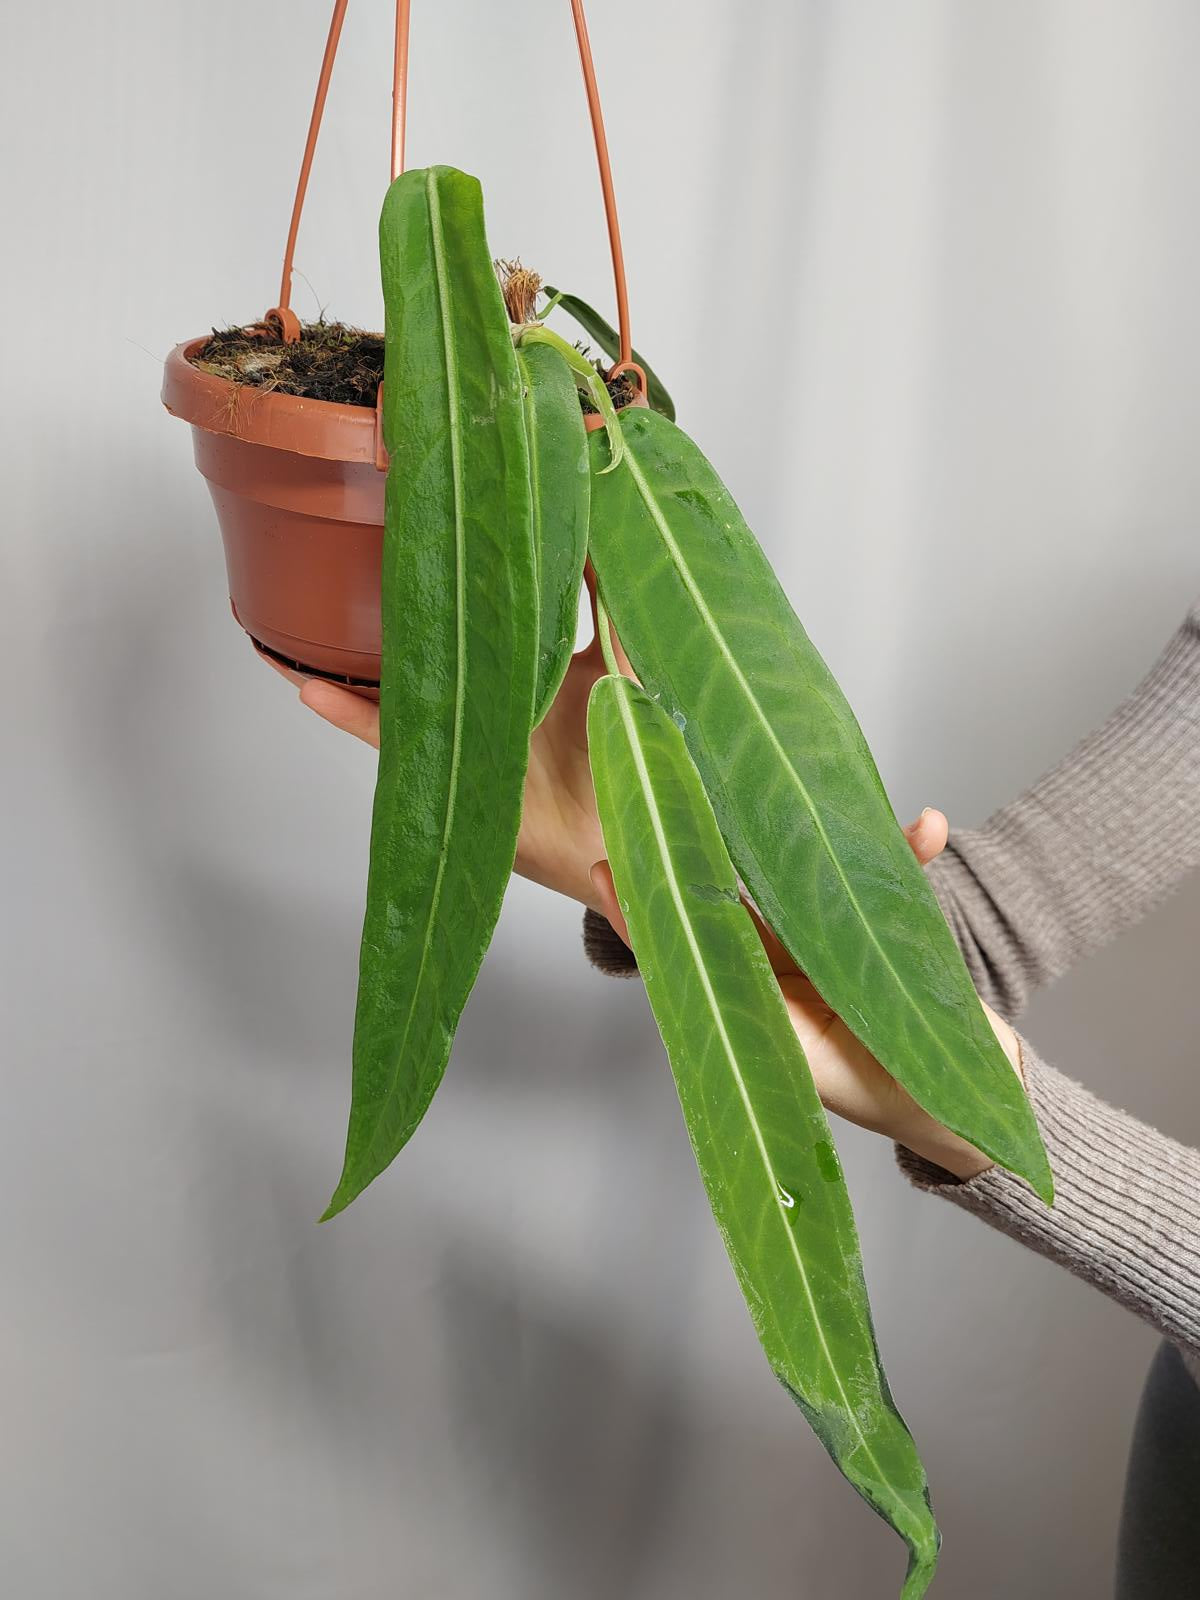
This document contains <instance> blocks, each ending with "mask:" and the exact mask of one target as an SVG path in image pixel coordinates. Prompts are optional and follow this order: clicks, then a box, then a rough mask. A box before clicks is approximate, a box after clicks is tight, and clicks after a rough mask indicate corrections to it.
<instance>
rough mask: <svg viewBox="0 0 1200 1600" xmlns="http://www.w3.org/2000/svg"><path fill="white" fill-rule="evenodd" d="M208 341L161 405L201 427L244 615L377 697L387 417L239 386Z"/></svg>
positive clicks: (317, 672)
mask: <svg viewBox="0 0 1200 1600" xmlns="http://www.w3.org/2000/svg"><path fill="white" fill-rule="evenodd" d="M203 343H204V341H203V340H202V339H193V340H191V341H190V342H189V343H187V344H181V345H177V346H176V347H175V349H174V350H172V351H171V354H170V355H169V356H168V357H167V361H166V367H165V370H164V375H163V387H162V398H163V404H164V405H165V406H166V408H167V410H168V411H169V412H170V413H171V415H172V416H176V417H182V419H183V420H184V421H185V422H190V423H191V425H192V444H193V448H194V450H195V455H196V465H197V466H198V467H199V468H200V471H201V473H202V474H203V476H204V478H205V479H206V480H207V483H208V488H209V493H210V494H211V495H212V500H213V505H214V507H215V508H216V513H217V520H218V522H219V523H220V525H221V537H222V539H223V541H224V544H225V569H226V572H227V574H228V577H229V600H230V604H231V605H232V607H233V614H234V616H235V617H236V618H237V620H238V622H239V623H241V625H242V627H243V628H244V629H245V630H246V632H247V633H248V634H249V635H250V639H251V641H252V642H253V644H254V647H255V648H256V649H257V650H259V651H260V652H261V653H262V654H263V655H265V656H267V657H269V658H270V659H271V660H273V661H275V662H277V663H279V664H280V665H281V666H285V667H288V668H290V669H291V670H292V671H293V672H296V673H301V674H303V675H304V676H306V677H318V678H329V679H332V680H333V681H334V682H336V683H341V684H345V685H347V686H348V687H350V688H352V689H355V690H357V691H358V692H359V693H360V694H365V695H367V696H369V697H371V698H374V697H375V696H377V695H378V692H379V651H380V614H379V569H380V561H381V558H382V552H383V491H384V483H385V481H386V478H387V473H386V470H384V469H385V468H386V465H387V458H386V456H385V454H384V451H383V445H382V440H381V439H380V436H379V417H378V414H377V411H376V410H373V409H371V408H369V407H367V406H336V405H330V404H329V403H328V402H327V401H324V400H302V399H300V398H298V397H297V396H295V395H287V394H276V393H271V392H268V391H264V390H262V389H254V388H250V387H249V386H246V385H239V384H234V383H230V382H229V381H228V379H226V378H219V377H217V376H216V375H215V374H214V373H210V372H202V371H201V370H200V368H199V367H195V366H193V365H192V363H191V361H190V360H189V357H190V356H191V355H192V354H194V353H195V351H196V350H197V349H199V347H200V346H201V345H202V344H203ZM633 404H634V405H643V406H644V405H645V404H646V402H645V399H644V398H643V397H642V395H641V394H640V393H639V395H638V396H637V398H636V400H634V401H633ZM584 421H585V422H586V424H587V426H588V428H589V429H594V428H597V427H599V426H600V425H601V419H600V418H599V417H598V416H587V417H585V418H584Z"/></svg>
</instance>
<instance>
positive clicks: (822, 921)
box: [590, 410, 1053, 1201]
mask: <svg viewBox="0 0 1200 1600" xmlns="http://www.w3.org/2000/svg"><path fill="white" fill-rule="evenodd" d="M622 431H623V433H624V436H625V441H626V454H625V459H624V461H623V462H622V463H621V464H620V466H618V467H617V469H616V470H615V471H614V472H611V473H609V474H607V475H606V476H604V477H600V476H596V477H595V478H594V480H593V484H592V523H591V534H590V539H591V553H592V559H593V561H594V562H595V565H596V570H597V574H598V576H599V580H600V587H601V592H602V594H603V596H604V600H605V603H606V605H607V606H608V608H609V610H610V611H611V613H612V615H613V618H614V620H615V622H616V625H617V629H618V631H619V633H620V636H621V642H622V644H623V645H624V646H625V648H626V650H627V651H628V652H629V658H630V660H631V661H632V662H633V665H634V667H635V669H636V671H637V673H638V676H639V677H640V678H641V680H642V682H643V683H644V684H645V685H646V687H647V688H648V689H649V690H650V691H651V692H652V693H653V694H655V695H656V696H658V697H659V698H660V699H661V701H662V703H663V705H664V706H665V707H666V708H667V710H668V711H670V712H671V713H672V714H673V715H674V716H676V717H677V718H678V720H679V722H680V725H681V727H683V730H684V735H685V737H686V739H687V744H688V748H689V750H690V751H691V753H692V756H693V758H694V759H695V762H696V765H697V766H698V767H699V769H700V773H701V776H702V777H703V780H704V784H705V787H706V789H707V790H708V793H709V796H710V797H711V799H712V803H713V808H714V810H715V811H716V814H717V818H718V821H719V822H720V826H721V832H722V833H723V834H724V836H725V840H726V843H727V844H728V846H729V850H730V853H731V855H732V856H733V859H734V862H735V863H736V864H737V867H738V870H739V871H740V872H741V874H742V876H743V878H744V879H745V881H746V883H747V884H748V886H749V888H750V891H751V893H752V894H753V895H754V898H755V899H756V901H757V902H758V904H759V906H760V907H761V909H762V912H763V914H764V916H765V917H766V919H767V921H768V922H769V923H770V925H771V927H772V928H774V930H775V931H776V933H777V934H778V935H779V937H780V938H781V939H782V941H783V943H784V944H785V945H786V946H787V948H788V950H789V951H790V952H791V954H792V955H793V957H794V958H795V959H796V960H797V961H798V962H799V964H800V965H801V967H802V968H803V969H804V971H805V972H806V973H807V974H808V976H809V977H810V978H811V979H812V981H813V983H814V984H815V985H816V987H817V989H818V991H819V992H820V994H821V995H822V996H823V997H824V998H825V1000H826V1001H827V1002H828V1003H829V1004H830V1005H831V1006H832V1007H833V1008H834V1009H835V1010H836V1011H837V1012H838V1013H839V1015H840V1016H841V1017H842V1018H843V1019H844V1020H845V1021H846V1023H847V1024H848V1025H849V1026H850V1027H851V1028H852V1029H853V1030H854V1032H855V1033H856V1034H857V1035H858V1036H859V1038H860V1039H861V1040H862V1041H863V1042H864V1044H866V1045H867V1047H868V1048H869V1049H870V1050H871V1052H872V1054H873V1055H874V1056H875V1057H876V1058H877V1059H878V1060H879V1061H880V1062H881V1063H882V1065H883V1066H884V1067H885V1068H886V1069H887V1071H888V1072H890V1073H891V1074H892V1076H893V1077H895V1078H897V1079H898V1080H899V1081H900V1082H901V1083H902V1084H903V1085H904V1086H905V1088H907V1089H908V1090H909V1092H910V1093H911V1094H912V1095H913V1097H914V1098H915V1099H916V1100H917V1101H918V1102H919V1103H920V1104H921V1105H923V1106H924V1107H925V1108H926V1110H927V1111H929V1112H930V1113H931V1114H932V1115H933V1116H934V1117H936V1118H937V1120H938V1121H939V1122H941V1123H943V1124H944V1125H945V1126H947V1127H949V1128H951V1129H953V1130H954V1132H956V1133H959V1134H961V1135H962V1136H963V1137H964V1138H966V1139H969V1140H970V1141H971V1143H972V1144H974V1145H976V1146H977V1147H978V1148H979V1149H981V1150H983V1151H985V1152H986V1153H987V1154H988V1155H989V1156H991V1157H992V1159H993V1160H995V1161H998V1162H1000V1163H1001V1165H1003V1166H1005V1167H1008V1168H1009V1169H1010V1170H1011V1171H1013V1172H1016V1173H1019V1174H1020V1175H1021V1176H1022V1177H1024V1178H1026V1179H1027V1180H1028V1181H1029V1182H1030V1183H1031V1184H1032V1186H1033V1187H1034V1189H1035V1190H1036V1191H1037V1192H1038V1194H1040V1195H1041V1196H1042V1197H1043V1199H1045V1200H1046V1201H1050V1200H1051V1199H1052V1198H1053V1182H1052V1179H1051V1176H1050V1169H1049V1166H1048V1164H1047V1161H1046V1155H1045V1151H1044V1150H1043V1148H1042V1143H1041V1138H1040V1136H1039V1134H1038V1130H1037V1124H1036V1122H1035V1121H1034V1117H1033V1113H1032V1111H1031V1110H1030V1107H1029V1104H1028V1101H1027V1100H1026V1098H1025V1095H1024V1093H1023V1091H1022V1089H1021V1085H1020V1083H1019V1082H1018V1079H1017V1076H1016V1074H1015V1073H1014V1072H1013V1070H1012V1068H1011V1066H1010V1065H1009V1063H1008V1060H1007V1058H1006V1057H1005V1055H1004V1053H1003V1051H1002V1050H1001V1049H1000V1046H999V1044H998V1043H997V1041H996V1037H995V1035H994V1034H993V1032H992V1030H991V1028H990V1027H989V1025H988V1022H987V1019H986V1017H985V1016H984V1013H983V1010H982V1008H981V1006H980V1004H979V1000H978V998H977V996H976V994H975V990H974V988H973V986H972V984H971V981H970V978H969V976H968V974H967V971H966V968H965V966H964V965H963V961H962V958H961V956H960V955H959V953H958V950H957V947H956V946H955V943H954V940H953V938H952V936H951V934H950V931H949V929H948V927H947V926H946V922H945V919H944V918H943V916H942V914H941V911H940V910H939V908H938V905H937V902H936V901H935V899H934V897H933V893H932V891H931V890H930V888H929V885H928V884H927V882H926V880H925V875H924V873H923V872H922V871H921V869H920V867H919V866H918V865H917V862H916V860H915V858H914V856H913V854H912V852H911V850H910V849H909V847H908V843H907V841H906V840H905V838H904V836H903V834H902V833H901V831H900V828H899V827H898V826H897V823H896V819H895V816H894V815H893V813H892V808H891V806H890V804H889V803H888V799H887V796H886V794H885V792H884V789H883V785H882V784H881V783H880V781H879V775H878V773H877V771H876V769H875V764H874V762H873V761H872V759H871V754H870V751H869V750H868V749H867V745H866V741H865V740H864V738H863V735H862V732H861V730H860V729H859V726H858V723H857V722H856V721H855V718H854V713H853V712H852V711H851V709H850V707H849V706H848V705H847V703H846V700H845V697H844V696H843V695H842V692H841V690H840V689H839V688H838V686H837V684H836V683H835V681H834V679H833V676H832V674H831V673H830V671H829V669H828V668H827V667H826V665H825V663H824V662H823V661H822V659H821V657H820V656H819V655H818V653H817V651H816V650H815V649H814V647H813V645H812V643H811V642H810V640H809V639H808V636H807V635H806V634H805V632H804V629H803V628H802V627H801V626H800V623H799V621H798V620H797V618H796V616H795V613H794V612H793V611H792V608H791V606H790V605H789V604H788V601H787V597H786V596H785V595H784V593H783V590H782V589H781V588H780V586H779V583H778V580H777V579H776V577H775V574H774V573H773V572H772V571H771V568H770V566H769V565H768V563H767V560H766V557H765V556H764V555H763V553H762V551H761V550H760V549H759V546H758V544H757V543H756V542H755V539H754V535H753V534H752V533H751V532H750V530H749V528H748V527H747V526H746V524H745V522H744V521H743V519H742V516H741V513H740V512H739V511H738V508H737V506H736V505H735V504H734V502H733V499H732V498H731V496H730V495H729V493H728V491H727V490H726V489H725V487H724V485H723V484H722V483H721V481H720V479H719V478H718V477H717V475H716V473H715V472H714V471H713V469H712V467H711V466H710V465H709V463H708V462H707V461H706V460H705V458H704V456H703V455H702V454H701V452H700V451H699V450H698V449H697V447H696V446H695V445H694V444H693V443H692V441H691V440H690V439H688V438H687V436H686V435H685V434H683V433H682V432H681V431H680V430H679V429H678V428H676V427H675V426H674V425H673V424H672V423H670V422H668V421H667V420H666V418H664V417H660V416H656V415H655V414H654V413H653V412H648V411H634V410H627V411H625V412H624V413H623V416H622ZM593 463H594V465H595V466H597V467H599V466H601V465H603V464H604V452H603V450H600V451H597V450H595V449H594V453H593Z"/></svg>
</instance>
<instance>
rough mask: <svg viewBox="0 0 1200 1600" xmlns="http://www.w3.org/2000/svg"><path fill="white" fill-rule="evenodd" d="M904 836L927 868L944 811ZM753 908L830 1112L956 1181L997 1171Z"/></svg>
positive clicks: (603, 873)
mask: <svg viewBox="0 0 1200 1600" xmlns="http://www.w3.org/2000/svg"><path fill="white" fill-rule="evenodd" d="M904 833H905V836H906V837H907V839H908V842H909V844H910V845H911V846H912V850H913V854H914V855H915V856H916V858H917V860H918V861H919V862H920V863H921V865H922V866H923V867H924V866H928V864H929V863H930V862H931V861H933V860H934V859H935V858H936V857H937V856H939V855H940V854H941V853H942V851H943V850H944V849H945V847H946V837H947V833H948V826H947V822H946V818H945V817H944V816H943V815H942V813H941V812H940V811H933V810H928V809H927V810H925V811H923V812H922V813H921V815H920V816H919V817H918V818H917V820H916V821H915V822H914V823H913V824H912V825H911V826H910V827H908V828H905V830H904ZM592 881H593V885H594V889H595V898H596V900H598V901H599V907H598V909H599V910H600V911H601V912H603V914H604V915H605V916H606V917H607V918H608V920H609V922H610V923H611V924H612V925H613V927H614V928H615V929H616V931H617V932H618V933H619V934H620V936H621V937H622V939H624V940H625V941H626V942H627V943H628V939H629V930H628V928H627V927H626V924H625V918H624V915H623V914H622V911H621V907H620V904H619V902H618V900H617V896H616V891H615V889H614V887H613V879H612V872H611V870H610V868H609V865H608V862H607V861H598V862H597V863H596V864H595V866H594V867H593V868H592ZM747 909H748V910H749V911H750V914H751V916H752V917H754V921H755V923H756V924H757V927H758V931H759V935H760V937H761V938H762V941H763V944H764V946H765V947H766V950H767V954H768V956H769V957H770V960H771V965H772V967H773V968H774V970H775V975H776V977H777V978H778V980H779V987H780V989H781V991H782V993H783V998H784V1002H785V1004H786V1005H787V1009H788V1015H789V1016H790V1018H791V1022H792V1026H793V1028H794V1029H795V1030H796V1036H797V1038H798V1039H799V1041H800V1044H801V1046H802V1048H803V1050H804V1054H805V1056H806V1057H807V1059H808V1064H809V1067H810V1068H811V1070H812V1075H813V1081H814V1082H815V1084H816V1086H817V1092H818V1093H819V1094H820V1096H821V1100H822V1102H823V1103H824V1105H825V1106H826V1108H827V1109H828V1110H830V1111H832V1112H835V1113H836V1114H837V1115H838V1116H840V1117H844V1118H845V1119H846V1120H847V1121H848V1122H853V1123H856V1124H857V1125H858V1126H859V1127H860V1128H866V1129H868V1130H869V1131H870V1132H872V1133H879V1134H882V1135H883V1136H884V1137H885V1138H888V1139H892V1140H894V1141H895V1142H896V1143H897V1144H902V1145H905V1146H906V1147H907V1148H908V1149H909V1150H911V1151H913V1153H914V1154H915V1155H919V1156H923V1157H924V1158H925V1159H926V1160H928V1161H932V1162H934V1163H935V1164H936V1165H937V1166H939V1167H943V1168H944V1169H945V1170H946V1171H947V1172H950V1173H953V1175H954V1176H955V1177H957V1178H972V1177H975V1176H977V1175H978V1174H979V1173H981V1172H985V1171H986V1170H987V1168H988V1167H990V1166H991V1165H992V1163H991V1161H990V1160H989V1159H988V1157H987V1156H985V1155H983V1154H982V1152H980V1151H979V1150H977V1149H976V1148H975V1147H974V1145H971V1144H968V1143H967V1141H966V1140H965V1139H962V1138H960V1137H959V1136H958V1135H957V1134H955V1133H951V1132H950V1131H949V1129H947V1128H944V1127H942V1125H941V1124H940V1123H939V1122H936V1121H935V1120H934V1119H933V1117H931V1116H930V1115H929V1113H928V1112H927V1111H925V1110H923V1109H922V1107H921V1106H919V1105H918V1104H917V1102H916V1101H915V1100H914V1099H913V1097H912V1096H911V1095H910V1094H909V1093H908V1091H907V1090H906V1089H905V1088H904V1087H903V1086H902V1085H901V1084H899V1083H897V1082H896V1080H895V1078H893V1077H892V1076H891V1075H890V1074H889V1073H887V1072H885V1071H884V1069H883V1067H881V1066H880V1064H879V1062H878V1061H876V1059H875V1057H874V1056H873V1055H872V1054H871V1053H870V1051H869V1050H868V1049H867V1047H866V1046H865V1045H864V1044H863V1043H862V1042H861V1041H860V1040H859V1039H857V1038H856V1037H855V1036H854V1034H853V1033H851V1031H850V1029H849V1028H848V1027H847V1026H846V1024H845V1023H844V1022H843V1021H842V1019H841V1018H840V1017H839V1016H838V1015H837V1014H836V1012H834V1011H833V1010H832V1009H831V1008H830V1007H829V1006H827V1005H826V1004H825V1002H824V1001H823V1000H822V999H821V997H820V995H819V994H818V993H817V991H816V990H815V989H814V988H813V986H812V984H811V983H810V982H809V981H808V979H807V978H806V977H805V976H804V974H803V973H802V972H801V971H800V969H799V968H798V967H797V965H796V963H795V962H794V961H793V960H792V958H791V957H790V956H789V955H788V953H787V951H786V950H785V949H784V948H783V946H782V945H781V944H780V942H779V940H778V939H777V938H776V937H775V935H774V934H773V933H772V932H771V930H770V929H769V928H768V927H767V926H766V925H765V924H764V923H763V922H762V920H761V918H760V917H759V916H758V915H757V913H756V912H755V911H754V910H753V908H752V907H748V908H747ZM983 1009H984V1012H985V1013H986V1015H987V1019H988V1021H989V1022H990V1023H991V1025H992V1028H993V1030H994V1031H995V1034H996V1037H997V1038H998V1039H999V1041H1000V1044H1001V1047H1002V1048H1003V1050H1004V1053H1005V1055H1007V1057H1008V1059H1009V1061H1010V1062H1011V1063H1012V1067H1013V1070H1014V1072H1016V1073H1017V1075H1018V1076H1020V1074H1021V1066H1020V1061H1021V1057H1020V1045H1019V1043H1018V1041H1017V1036H1016V1034H1015V1033H1014V1032H1013V1031H1012V1029H1011V1028H1010V1027H1009V1026H1008V1024H1007V1023H1006V1022H1005V1021H1004V1020H1003V1019H1002V1018H1001V1017H998V1016H997V1015H996V1014H995V1012H993V1011H991V1010H990V1009H989V1008H988V1007H987V1006H986V1005H985V1006H984V1008H983Z"/></svg>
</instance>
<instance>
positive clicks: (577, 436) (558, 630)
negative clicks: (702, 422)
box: [517, 344, 591, 726]
mask: <svg viewBox="0 0 1200 1600" xmlns="http://www.w3.org/2000/svg"><path fill="white" fill-rule="evenodd" d="M517 367H518V370H519V372H520V374H521V388H522V396H523V404H524V411H525V436H526V439H527V440H528V443H529V477H530V486H531V490H532V509H533V550H534V560H535V564H536V571H537V590H538V676H537V691H536V694H535V696H534V712H533V720H534V724H535V726H536V724H537V723H539V722H540V721H541V720H542V718H543V717H544V716H545V715H546V712H547V711H549V709H550V705H551V703H552V701H553V699H554V696H555V695H556V694H557V693H558V689H559V685H560V684H561V683H562V680H563V676H564V674H565V673H566V670H567V666H568V664H569V662H570V660H571V655H572V652H573V651H574V649H575V634H576V630H577V628H578V625H579V589H580V585H581V584H582V582H583V563H584V561H585V560H586V558H587V529H588V506H589V504H590V502H591V467H590V465H589V461H588V447H587V432H586V430H585V429H584V426H583V414H582V412H581V411H580V409H579V395H578V392H577V391H576V388H575V379H574V377H573V376H572V374H571V373H570V371H569V370H568V368H567V366H566V364H565V363H564V362H563V360H562V358H561V357H560V356H559V355H558V354H557V353H556V352H555V351H554V350H552V349H550V348H549V347H548V346H546V345H539V344H524V345H519V346H518V347H517Z"/></svg>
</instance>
